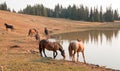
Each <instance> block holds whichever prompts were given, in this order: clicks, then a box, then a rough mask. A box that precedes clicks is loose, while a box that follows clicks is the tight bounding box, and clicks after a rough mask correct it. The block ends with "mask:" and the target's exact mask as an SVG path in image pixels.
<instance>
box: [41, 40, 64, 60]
mask: <svg viewBox="0 0 120 71" xmlns="http://www.w3.org/2000/svg"><path fill="white" fill-rule="evenodd" d="M45 49H47V50H49V51H53V58H54V59H55V58H56V56H57V55H58V53H57V50H59V51H60V52H61V55H62V56H63V59H65V52H64V50H63V47H62V46H61V45H60V44H59V43H58V42H50V41H48V40H46V39H43V40H41V41H40V42H39V52H40V55H41V57H43V56H42V51H43V53H44V55H45V57H47V56H46V54H45Z"/></svg>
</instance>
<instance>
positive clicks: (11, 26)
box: [4, 23, 14, 31]
mask: <svg viewBox="0 0 120 71" xmlns="http://www.w3.org/2000/svg"><path fill="white" fill-rule="evenodd" d="M4 25H5V27H6V30H7V31H8V28H9V29H11V31H13V30H14V27H13V25H9V24H7V23H5V24H4Z"/></svg>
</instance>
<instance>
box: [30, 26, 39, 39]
mask: <svg viewBox="0 0 120 71" xmlns="http://www.w3.org/2000/svg"><path fill="white" fill-rule="evenodd" d="M28 36H31V37H32V36H34V37H35V39H36V40H40V36H39V34H38V31H37V30H36V29H35V28H33V29H29V31H28Z"/></svg>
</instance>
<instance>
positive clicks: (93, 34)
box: [54, 30, 119, 43]
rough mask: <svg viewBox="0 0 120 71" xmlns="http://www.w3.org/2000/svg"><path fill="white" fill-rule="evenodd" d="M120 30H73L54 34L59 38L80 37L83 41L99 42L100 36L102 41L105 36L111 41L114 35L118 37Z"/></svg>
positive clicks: (70, 38) (74, 38) (73, 38)
mask: <svg viewBox="0 0 120 71" xmlns="http://www.w3.org/2000/svg"><path fill="white" fill-rule="evenodd" d="M118 32H119V30H89V31H80V32H71V33H63V34H57V35H54V36H56V37H58V38H57V39H59V40H69V41H71V40H76V39H77V38H80V39H82V40H83V42H86V43H87V42H88V41H89V40H91V42H98V39H99V38H100V40H101V42H102V40H103V36H105V37H106V39H107V41H109V42H110V41H111V40H112V38H113V37H117V35H118Z"/></svg>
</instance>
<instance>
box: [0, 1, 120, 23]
mask: <svg viewBox="0 0 120 71" xmlns="http://www.w3.org/2000/svg"><path fill="white" fill-rule="evenodd" d="M0 10H7V11H10V12H16V11H15V10H12V11H11V10H10V9H9V8H8V7H7V5H6V3H3V4H0ZM17 13H21V14H29V15H37V16H45V17H54V18H65V19H71V20H79V21H90V22H114V20H119V19H120V18H119V13H118V10H113V9H112V7H111V6H110V7H108V8H106V10H105V11H104V12H103V9H102V6H101V7H100V9H98V8H96V7H94V8H90V9H89V8H88V7H87V6H83V5H79V6H76V5H72V6H71V5H69V6H68V7H66V8H65V7H62V5H59V4H57V5H56V6H55V8H54V9H50V8H46V7H44V5H42V4H36V5H34V6H31V5H27V7H26V8H24V9H23V10H20V11H18V12H17Z"/></svg>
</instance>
